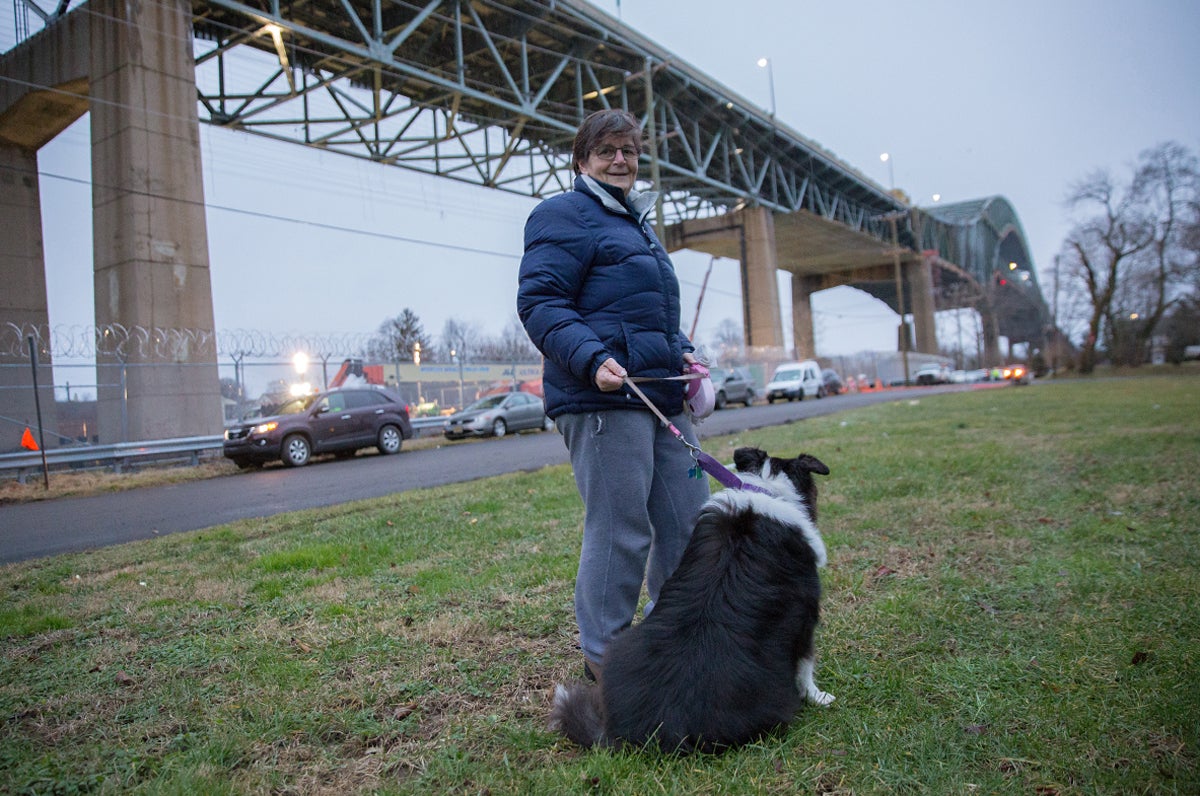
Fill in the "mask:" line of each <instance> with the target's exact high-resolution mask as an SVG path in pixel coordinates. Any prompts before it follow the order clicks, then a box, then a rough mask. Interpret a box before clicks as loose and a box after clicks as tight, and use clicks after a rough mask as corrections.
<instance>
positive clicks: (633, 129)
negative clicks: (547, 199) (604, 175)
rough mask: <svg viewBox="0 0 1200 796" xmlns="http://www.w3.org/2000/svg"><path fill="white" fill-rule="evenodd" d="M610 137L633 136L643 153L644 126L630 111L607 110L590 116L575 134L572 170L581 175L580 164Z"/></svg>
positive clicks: (572, 149) (640, 151) (639, 152)
mask: <svg viewBox="0 0 1200 796" xmlns="http://www.w3.org/2000/svg"><path fill="white" fill-rule="evenodd" d="M610 135H631V136H633V140H634V143H635V144H636V145H637V150H638V154H639V155H640V154H641V153H642V125H641V123H640V122H639V121H638V118H637V117H636V116H634V115H633V114H632V113H630V112H629V111H624V110H621V109H620V108H606V109H605V110H602V111H596V112H595V113H592V114H589V115H588V117H587V118H586V119H584V120H583V124H581V125H579V130H578V131H577V132H576V133H575V144H574V146H573V147H572V148H571V168H572V169H574V170H575V173H576V174H579V164H580V163H583V162H584V161H585V160H587V159H588V155H590V154H591V153H592V150H593V149H595V148H596V147H597V146H599V145H600V142H601V141H603V140H604V139H605V138H608V137H609V136H610Z"/></svg>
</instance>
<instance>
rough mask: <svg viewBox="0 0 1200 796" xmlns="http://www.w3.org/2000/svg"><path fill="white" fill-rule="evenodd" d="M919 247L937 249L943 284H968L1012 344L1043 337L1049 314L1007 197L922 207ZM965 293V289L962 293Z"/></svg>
mask: <svg viewBox="0 0 1200 796" xmlns="http://www.w3.org/2000/svg"><path fill="white" fill-rule="evenodd" d="M914 223H915V224H916V226H917V227H918V229H917V230H916V232H917V233H918V234H917V235H915V236H914V237H919V246H918V248H919V249H920V250H923V251H930V250H933V251H936V252H937V255H938V257H939V259H940V260H941V261H942V265H943V266H944V267H943V269H942V273H941V274H939V279H938V283H939V285H940V286H942V287H943V295H948V294H949V293H951V292H953V291H949V290H945V289H944V288H947V287H950V286H953V285H955V284H962V283H963V282H966V283H967V284H969V285H970V286H971V287H973V288H974V295H973V298H974V300H976V301H980V300H981V301H983V302H985V306H983V307H982V308H981V309H983V310H985V311H986V310H987V309H989V308H990V310H991V311H992V312H994V313H995V317H996V321H997V325H998V331H999V333H1000V334H1002V335H1004V336H1005V337H1007V338H1008V339H1009V341H1010V342H1014V343H1027V342H1037V341H1040V340H1042V339H1043V338H1044V337H1045V335H1046V333H1047V331H1048V326H1049V325H1050V312H1049V309H1048V307H1047V306H1046V300H1045V298H1043V296H1042V291H1041V288H1040V287H1039V285H1038V280H1037V270H1036V269H1035V268H1034V264H1033V257H1032V256H1031V255H1030V252H1029V244H1028V242H1027V241H1026V239H1025V232H1024V230H1022V228H1021V221H1020V219H1019V218H1018V217H1017V212H1016V210H1015V209H1014V208H1013V206H1012V204H1011V203H1010V202H1009V201H1008V200H1007V199H1005V198H1004V197H1003V196H989V197H986V198H983V199H974V200H971V201H968V202H956V203H952V204H946V205H936V206H933V207H923V208H920V209H919V210H918V211H917V212H916V214H914ZM958 292H959V293H962V292H963V291H958Z"/></svg>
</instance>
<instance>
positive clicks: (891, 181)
mask: <svg viewBox="0 0 1200 796" xmlns="http://www.w3.org/2000/svg"><path fill="white" fill-rule="evenodd" d="M879 159H880V160H882V161H883V162H884V163H886V164H888V189H889V190H892V191H894V190H896V175H895V173H894V172H893V170H892V156H891V155H889V154H888V153H887V152H884V153H883V154H882V155H880V156H879Z"/></svg>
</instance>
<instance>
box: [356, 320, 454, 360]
mask: <svg viewBox="0 0 1200 796" xmlns="http://www.w3.org/2000/svg"><path fill="white" fill-rule="evenodd" d="M418 345H419V346H420V349H419V350H420V352H421V359H422V361H424V362H436V361H437V351H436V350H435V349H434V347H433V341H432V340H430V339H429V337H428V336H427V335H426V334H425V329H424V327H423V326H422V325H421V319H420V318H418V317H417V314H416V313H415V312H413V311H412V310H411V309H409V308H408V307H405V308H404V310H403V311H402V312H401V313H400V314H399V315H397V316H396V317H395V318H388V319H387V320H386V321H384V322H383V323H381V324H379V329H378V331H376V332H375V336H374V337H372V338H371V340H370V341H369V342H368V343H367V357H369V358H370V359H373V360H376V361H379V362H408V361H411V360H413V359H415V356H414V352H415V351H416V350H418V349H417V346H418Z"/></svg>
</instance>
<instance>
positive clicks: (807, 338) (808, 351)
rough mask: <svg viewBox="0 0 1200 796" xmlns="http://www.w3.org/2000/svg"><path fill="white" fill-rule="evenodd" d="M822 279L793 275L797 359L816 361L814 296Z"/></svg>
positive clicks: (793, 316) (793, 331) (793, 338)
mask: <svg viewBox="0 0 1200 796" xmlns="http://www.w3.org/2000/svg"><path fill="white" fill-rule="evenodd" d="M819 284H820V279H819V278H818V277H812V276H802V275H800V274H792V344H793V345H794V346H795V351H794V352H793V356H794V357H795V358H796V359H816V357H817V336H816V332H815V329H814V326H813V312H812V294H813V293H815V292H817V289H818V286H819Z"/></svg>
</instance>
